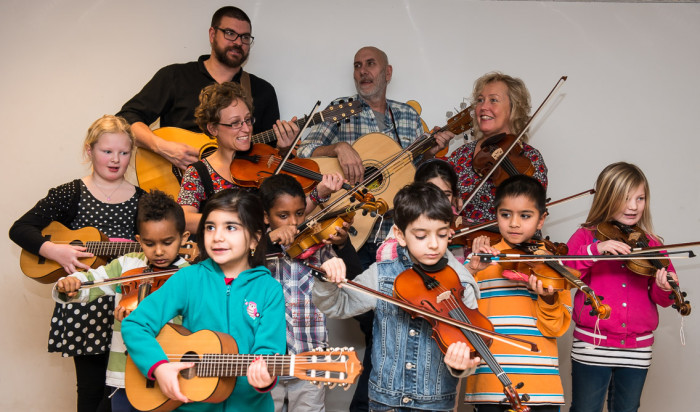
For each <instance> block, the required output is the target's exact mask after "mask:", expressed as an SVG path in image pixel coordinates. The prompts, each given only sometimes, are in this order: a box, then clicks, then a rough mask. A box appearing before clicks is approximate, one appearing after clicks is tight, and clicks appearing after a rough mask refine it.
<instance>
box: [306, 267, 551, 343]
mask: <svg viewBox="0 0 700 412" xmlns="http://www.w3.org/2000/svg"><path fill="white" fill-rule="evenodd" d="M306 266H308V267H309V268H311V270H312V273H313V275H314V276H315V277H316V278H318V279H320V280H322V281H323V282H328V280H327V279H326V278H325V276H324V275H325V274H326V272H325V271H324V270H323V269H321V268H320V267H317V266H313V265H308V264H307V265H306ZM341 286H342V287H344V288H345V287H347V288H349V289H351V290H354V291H357V292H361V293H364V294H365V295H369V296H372V297H375V298H377V299H380V300H383V301H385V302H389V303H392V304H394V305H396V306H398V307H400V308H402V309H405V310H407V311H411V312H415V313H417V314H419V315H422V316H425V317H428V318H432V319H436V320H438V321H440V322H444V323H446V324H448V325H451V326H454V327H456V328H460V329H464V330H468V331H470V332H474V333H476V334H477V335H481V336H486V337H489V338H491V339H494V340H497V341H499V342H503V343H505V344H507V345H511V346H515V347H517V348H520V349H523V350H526V351H530V352H539V351H540V350H539V348H538V347H537V344H536V343H533V342H530V341H527V340H525V339H520V338H516V337H513V336H508V335H503V334H500V333H498V332H493V331H490V330H487V329H483V328H480V327H478V326H474V325H470V324H468V323H464V322H460V321H458V320H455V319H452V318H448V317H446V316H442V315H438V314H436V313H433V312H429V311H427V310H425V309H423V308H421V307H420V306H414V305H412V304H410V303H406V302H401V301H399V300H397V299H394V298H393V297H391V296H388V295H385V294H383V293H381V292H378V291H376V290H374V289H372V288H369V287H367V286H364V285H360V284H359V283H355V282H353V281H351V280H347V279H346V280H345V281H343V284H342V285H338V287H341ZM513 341H517V342H523V343H526V344H528V345H530V347H529V348H528V347H527V346H524V345H519V344H517V343H515V342H513Z"/></svg>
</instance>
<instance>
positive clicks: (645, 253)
mask: <svg viewBox="0 0 700 412" xmlns="http://www.w3.org/2000/svg"><path fill="white" fill-rule="evenodd" d="M699 243H700V242H699ZM679 247H680V245H679ZM649 249H665V248H649ZM668 255H674V256H668ZM675 255H678V256H675ZM683 255H685V256H683ZM694 257H695V253H693V251H692V250H679V251H676V252H666V253H654V251H649V250H648V249H644V250H636V251H632V252H631V253H629V254H627V255H527V254H517V253H501V254H498V255H494V254H492V253H470V254H469V255H468V256H467V259H471V258H479V259H481V260H482V261H496V262H498V261H502V262H508V263H511V262H537V261H542V262H544V261H548V260H550V261H551V260H553V261H567V260H568V261H578V260H636V259H691V258H694Z"/></svg>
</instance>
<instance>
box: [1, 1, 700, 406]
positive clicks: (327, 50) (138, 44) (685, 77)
mask: <svg viewBox="0 0 700 412" xmlns="http://www.w3.org/2000/svg"><path fill="white" fill-rule="evenodd" d="M222 5H224V3H223V2H221V1H208V2H194V1H184V0H169V1H166V0H158V1H156V0H154V1H134V0H123V1H119V2H110V1H78V0H62V1H61V0H53V1H36V0H34V1H31V0H30V1H18V0H5V1H3V2H2V3H0V16H1V17H0V39H2V40H1V41H0V56H2V60H0V72H1V73H2V76H1V77H0V91H1V94H0V124H1V125H2V132H3V140H4V141H5V144H4V148H3V151H2V152H3V153H4V154H6V155H7V156H2V158H3V159H4V162H5V165H4V166H5V168H4V170H5V171H4V173H3V174H4V176H5V179H4V182H3V183H4V189H3V195H2V196H1V199H0V205H1V206H0V207H1V209H0V210H1V211H2V213H1V215H0V229H1V231H3V232H4V233H7V230H8V229H9V226H10V225H11V224H12V222H13V221H14V220H15V219H16V218H17V217H19V216H20V215H21V214H22V213H24V212H25V211H26V210H27V209H29V208H30V207H31V206H32V205H33V204H34V203H35V202H36V201H37V200H38V199H39V198H40V197H42V196H44V195H45V194H46V191H47V190H48V188H50V187H53V186H56V185H58V184H61V183H64V182H66V181H68V180H70V179H72V178H75V177H78V176H82V175H84V174H86V173H87V169H86V167H85V165H84V164H82V163H81V157H80V146H81V142H82V139H83V137H84V134H85V131H86V130H87V127H88V126H89V124H90V123H91V122H92V121H93V120H94V119H96V118H97V117H99V116H101V115H102V114H105V113H114V112H116V111H117V110H118V109H119V108H120V106H121V104H122V103H123V102H125V101H126V100H127V99H128V98H130V97H131V96H132V95H133V94H135V93H136V92H137V91H138V90H140V88H141V87H142V86H143V84H144V83H145V82H146V81H147V80H148V79H150V77H151V76H152V75H153V73H155V71H156V70H157V69H158V68H160V67H162V66H164V65H166V64H169V63H173V62H185V61H190V60H193V59H195V58H196V57H197V56H199V55H200V54H205V53H207V52H208V51H209V44H208V40H207V28H208V25H209V20H210V18H211V14H212V13H213V11H214V10H216V9H217V8H218V7H220V6H222ZM237 5H238V6H240V7H242V8H243V9H244V10H246V11H247V12H248V13H249V15H250V17H251V19H252V20H253V34H254V35H255V37H256V40H255V44H254V46H253V49H252V52H251V59H250V61H249V63H248V64H247V66H246V69H247V70H248V71H250V72H252V73H255V74H257V75H259V76H261V77H263V78H265V79H267V80H268V81H270V82H271V83H272V84H274V86H275V87H276V89H277V93H278V96H279V98H280V106H281V110H282V116H283V117H284V118H290V117H291V116H293V115H300V114H303V113H304V112H305V111H307V110H309V108H310V107H311V105H312V104H313V102H315V101H316V100H317V99H320V100H322V102H323V103H324V104H326V103H328V102H329V101H330V100H331V99H332V98H334V97H338V96H342V95H347V94H351V93H353V92H354V87H353V83H352V77H351V74H352V57H353V55H354V53H355V51H356V50H357V49H358V48H359V47H361V46H364V45H370V44H371V45H375V46H378V47H380V48H382V49H384V50H385V51H386V52H387V54H388V55H389V58H390V61H391V63H392V64H393V66H394V78H393V81H392V83H391V84H390V86H389V96H390V97H391V98H393V99H396V100H400V101H405V100H408V99H417V100H419V101H420V102H421V103H422V105H423V108H424V118H425V119H426V121H427V123H428V124H429V125H430V126H431V127H432V126H435V125H442V124H444V122H445V117H444V113H445V111H446V110H449V109H452V108H454V107H457V106H458V104H459V103H460V102H461V101H462V99H463V98H464V97H465V96H468V95H469V93H470V91H471V88H472V83H473V81H474V80H475V79H476V78H477V77H479V76H480V75H481V74H483V73H485V72H487V71H491V70H501V71H503V72H505V73H508V74H512V75H515V76H519V77H521V78H522V79H523V80H524V81H525V82H526V83H527V85H528V87H529V89H530V91H531V93H532V96H533V105H535V106H537V105H538V104H539V102H540V101H541V100H542V99H543V98H544V96H545V95H546V94H547V93H548V92H549V89H550V88H551V87H552V86H553V85H554V83H555V82H556V80H557V79H558V78H559V77H560V76H561V75H568V76H569V81H568V82H567V83H566V85H565V86H564V88H563V89H562V93H561V94H560V96H559V97H558V98H557V100H556V103H555V104H553V105H551V106H550V107H549V108H548V109H547V110H546V114H545V116H543V117H542V118H541V119H540V120H538V121H537V122H536V124H535V127H534V132H533V133H532V135H533V136H532V139H531V143H532V144H533V145H534V146H536V147H537V148H539V149H540V151H541V152H542V153H543V156H544V158H545V160H546V161H547V165H548V167H549V177H550V189H549V195H550V196H551V197H552V199H558V198H561V197H564V196H567V195H570V194H573V193H577V192H580V191H582V190H585V189H588V188H591V187H592V186H593V183H594V181H595V178H596V176H597V175H598V173H599V172H600V170H601V169H602V168H603V167H604V166H605V165H607V164H609V163H611V162H614V161H618V160H625V161H630V162H634V163H637V164H638V165H640V166H641V167H642V169H644V170H645V172H646V173H647V176H648V178H649V180H650V184H651V191H652V202H651V207H652V210H653V215H654V219H655V221H654V223H655V226H656V229H657V232H658V233H660V234H661V235H662V236H664V237H665V239H666V241H667V242H669V243H676V242H687V241H693V240H698V238H699V236H698V231H699V230H700V218H699V216H700V215H699V214H698V212H697V210H698V203H699V202H700V191H699V189H698V186H699V183H700V178H699V177H698V171H700V170H699V168H698V164H697V162H696V160H695V156H696V152H697V151H698V149H700V143H698V142H697V134H698V122H697V118H698V109H699V107H698V103H697V96H698V95H700V81H698V78H697V68H698V67H699V66H700V54H699V53H698V45H700V5H698V4H629V3H614V4H609V3H557V2H480V1H456V0H433V1H430V2H428V1H417V0H404V1H398V0H387V1H383V2H374V1H368V0H356V1H353V2H332V1H318V0H301V1H295V2H282V1H264V2H263V1H252V0H249V1H239V2H238V3H237ZM589 205H590V199H587V200H579V201H575V202H573V203H570V204H567V205H564V206H560V207H558V208H556V209H552V210H551V212H552V216H551V218H550V219H549V221H548V223H547V224H546V226H545V232H546V233H549V234H550V235H552V238H553V239H554V240H558V241H566V240H567V239H568V237H569V236H570V235H571V233H573V231H574V230H575V229H576V226H577V224H578V223H580V222H581V221H582V220H583V219H584V218H585V215H586V212H587V210H588V206H589ZM19 252H20V251H19V248H18V247H17V246H15V245H14V244H13V243H11V242H10V241H9V240H6V241H5V242H4V243H3V246H2V248H1V249H0V257H1V258H2V261H3V262H5V272H6V273H5V274H6V276H5V281H6V282H7V283H4V287H3V288H2V289H1V292H0V293H1V297H0V313H1V314H2V316H0V329H1V330H2V331H3V332H2V334H1V335H0V349H1V350H2V353H3V354H4V358H5V359H6V361H5V362H6V365H5V367H3V368H2V372H0V409H1V410H22V411H30V410H65V411H68V410H72V409H73V408H74V402H75V395H74V393H75V389H74V382H75V381H74V372H73V365H72V362H71V361H70V360H68V359H62V358H60V357H59V356H57V355H55V354H51V355H49V354H48V353H46V338H47V337H46V334H47V331H48V324H49V317H50V314H51V308H52V305H53V303H52V301H51V299H50V293H49V290H50V288H49V286H47V285H40V284H38V283H36V282H34V281H32V280H29V279H27V278H25V277H24V276H22V274H21V272H20V270H19V265H18V259H19ZM697 262H698V261H697V260H696V261H685V262H683V263H678V264H676V267H677V268H678V271H679V273H680V278H681V281H682V286H683V289H685V290H686V291H687V292H688V294H689V298H690V300H691V301H693V302H694V303H698V304H700V300H698V298H699V297H700V280H698V277H697V274H698V273H697V272H698V269H699V268H700V263H697ZM695 311H696V312H697V311H700V308H696V310H695ZM699 316H700V312H697V313H694V314H693V315H692V316H691V317H689V318H687V319H685V336H686V344H685V346H684V345H682V344H681V342H680V339H679V329H680V327H681V321H680V319H679V317H678V316H677V315H676V313H675V311H673V310H672V309H667V310H663V311H662V313H661V326H660V327H659V329H658V330H657V333H656V336H657V341H656V344H655V351H654V361H653V366H652V368H651V370H650V373H649V377H648V379H647V383H646V387H645V391H644V395H643V399H642V408H641V410H642V411H657V410H680V409H681V408H683V407H688V406H691V405H694V404H695V403H694V402H692V403H691V401H692V400H693V398H694V397H693V395H695V394H696V392H697V390H698V389H699V388H700V385H698V383H697V380H696V379H695V378H693V376H695V373H696V371H697V370H698V369H700V359H699V358H698V357H697V353H698V341H699V340H700V333H699V331H698V327H699V323H698V317H699ZM333 329H334V332H333V335H332V336H333V341H334V343H337V344H348V343H351V344H353V345H355V346H358V344H359V342H360V339H359V337H357V336H354V335H355V334H356V333H357V330H356V329H354V325H352V324H350V323H343V324H334V326H333ZM341 329H342V331H341ZM569 345H570V334H569V335H567V337H565V338H563V339H561V344H560V352H561V358H562V376H563V379H564V382H565V384H566V385H567V387H568V386H569V381H570V379H569V365H568V364H569V360H568V348H569ZM348 395H350V393H342V392H340V391H339V390H335V391H334V392H333V394H332V398H333V402H334V405H340V406H337V407H334V408H337V410H342V409H345V408H346V405H347V403H346V401H345V398H343V397H344V396H345V397H346V396H348Z"/></svg>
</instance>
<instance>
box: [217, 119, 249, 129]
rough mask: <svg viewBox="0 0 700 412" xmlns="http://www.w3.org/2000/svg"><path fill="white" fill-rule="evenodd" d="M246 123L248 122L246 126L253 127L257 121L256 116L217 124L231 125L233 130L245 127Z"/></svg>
mask: <svg viewBox="0 0 700 412" xmlns="http://www.w3.org/2000/svg"><path fill="white" fill-rule="evenodd" d="M244 123H245V124H246V126H248V127H251V126H252V125H253V124H254V123H255V117H251V118H249V119H245V120H241V121H238V122H231V123H217V124H218V125H220V126H226V127H230V128H231V130H241V127H243V124H244Z"/></svg>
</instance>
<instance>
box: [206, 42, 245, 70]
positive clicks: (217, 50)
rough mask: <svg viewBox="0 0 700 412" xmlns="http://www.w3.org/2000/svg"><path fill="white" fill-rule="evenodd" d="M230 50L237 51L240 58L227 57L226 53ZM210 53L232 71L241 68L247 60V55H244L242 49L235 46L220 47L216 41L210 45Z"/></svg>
mask: <svg viewBox="0 0 700 412" xmlns="http://www.w3.org/2000/svg"><path fill="white" fill-rule="evenodd" d="M230 50H237V51H238V52H239V53H240V54H241V56H240V57H231V56H229V55H228V52H229V51H230ZM212 51H213V52H214V55H215V56H216V59H217V60H218V61H220V62H221V63H223V64H224V65H226V66H228V67H230V68H232V69H236V68H239V67H241V66H242V65H243V63H245V61H246V60H247V59H248V53H246V51H245V50H244V49H243V47H241V46H239V45H236V44H234V45H233V46H230V47H220V46H219V44H218V43H217V42H216V41H214V44H213V45H212Z"/></svg>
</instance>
